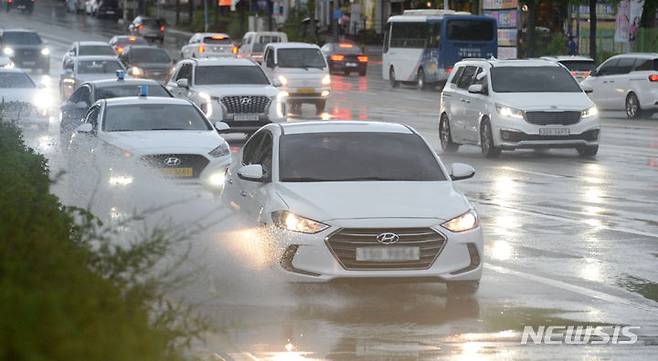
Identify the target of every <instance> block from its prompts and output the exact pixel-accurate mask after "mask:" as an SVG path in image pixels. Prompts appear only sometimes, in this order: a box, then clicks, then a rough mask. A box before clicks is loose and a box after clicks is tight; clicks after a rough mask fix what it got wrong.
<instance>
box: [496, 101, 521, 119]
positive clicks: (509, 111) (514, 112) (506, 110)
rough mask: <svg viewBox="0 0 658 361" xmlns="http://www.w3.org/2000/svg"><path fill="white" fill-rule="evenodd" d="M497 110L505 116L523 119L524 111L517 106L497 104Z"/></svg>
mask: <svg viewBox="0 0 658 361" xmlns="http://www.w3.org/2000/svg"><path fill="white" fill-rule="evenodd" d="M496 111H497V112H498V114H500V115H501V116H503V117H508V118H515V119H523V111H522V110H519V109H516V108H512V107H508V106H505V105H500V104H496Z"/></svg>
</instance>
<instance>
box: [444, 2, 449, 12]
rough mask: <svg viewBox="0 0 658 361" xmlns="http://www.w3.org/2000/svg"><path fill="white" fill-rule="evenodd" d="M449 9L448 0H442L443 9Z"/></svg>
mask: <svg viewBox="0 0 658 361" xmlns="http://www.w3.org/2000/svg"><path fill="white" fill-rule="evenodd" d="M449 9H450V0H443V10H449Z"/></svg>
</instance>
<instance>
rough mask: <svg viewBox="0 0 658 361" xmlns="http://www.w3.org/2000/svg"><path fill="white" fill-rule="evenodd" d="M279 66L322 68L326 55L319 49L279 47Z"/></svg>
mask: <svg viewBox="0 0 658 361" xmlns="http://www.w3.org/2000/svg"><path fill="white" fill-rule="evenodd" d="M277 55H278V59H277V63H278V66H280V67H282V68H320V69H323V68H324V67H325V62H324V57H323V56H322V53H320V50H318V49H304V48H298V49H279V51H278V54H277Z"/></svg>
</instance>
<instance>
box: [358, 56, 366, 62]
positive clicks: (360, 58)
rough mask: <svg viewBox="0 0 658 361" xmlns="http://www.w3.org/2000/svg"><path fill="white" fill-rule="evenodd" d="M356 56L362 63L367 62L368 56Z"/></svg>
mask: <svg viewBox="0 0 658 361" xmlns="http://www.w3.org/2000/svg"><path fill="white" fill-rule="evenodd" d="M356 58H357V59H358V60H359V61H360V62H362V63H367V62H368V57H367V56H366V55H359V56H357V57H356Z"/></svg>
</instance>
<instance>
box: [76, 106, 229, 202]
mask: <svg viewBox="0 0 658 361" xmlns="http://www.w3.org/2000/svg"><path fill="white" fill-rule="evenodd" d="M215 127H218V128H220V129H223V128H225V127H227V126H226V125H225V124H223V123H218V124H216V125H215ZM215 127H213V125H212V124H210V122H209V121H208V120H207V119H206V118H205V116H204V115H203V113H202V112H201V111H200V110H199V108H197V107H196V106H194V105H193V104H191V103H190V102H188V101H186V100H180V99H174V98H162V97H151V98H150V97H146V96H139V97H128V98H113V99H104V100H99V101H97V102H96V103H95V104H94V105H93V106H91V108H89V111H87V114H86V116H85V120H84V123H83V124H82V125H80V126H79V127H78V128H77V129H76V133H75V134H74V135H73V136H72V139H71V149H72V151H76V152H77V153H78V155H79V156H83V157H84V156H86V155H89V154H92V153H98V152H99V151H108V150H109V151H113V152H114V153H115V154H116V155H118V156H119V158H124V159H126V161H130V160H134V161H138V162H142V163H145V164H147V165H149V166H151V167H153V168H156V169H157V170H159V171H161V172H162V173H163V174H164V175H166V176H170V177H172V178H175V179H177V180H179V181H183V182H190V183H202V184H204V185H206V186H209V187H211V188H213V189H214V190H221V189H222V188H223V185H224V175H225V172H226V169H227V167H228V166H229V165H230V163H231V152H230V149H229V145H228V143H227V142H226V141H225V140H224V138H222V137H221V136H219V134H218V133H217V131H216V129H215ZM89 148H91V149H89ZM127 165H128V164H126V167H125V168H126V169H128V168H130V167H128V166H127ZM112 171H113V172H114V173H111V174H110V175H109V179H108V182H109V183H115V184H117V183H118V184H122V185H128V184H130V183H132V181H133V178H132V175H131V174H123V173H120V171H121V170H117V169H116V168H114V169H112ZM118 171H119V172H118Z"/></svg>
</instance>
